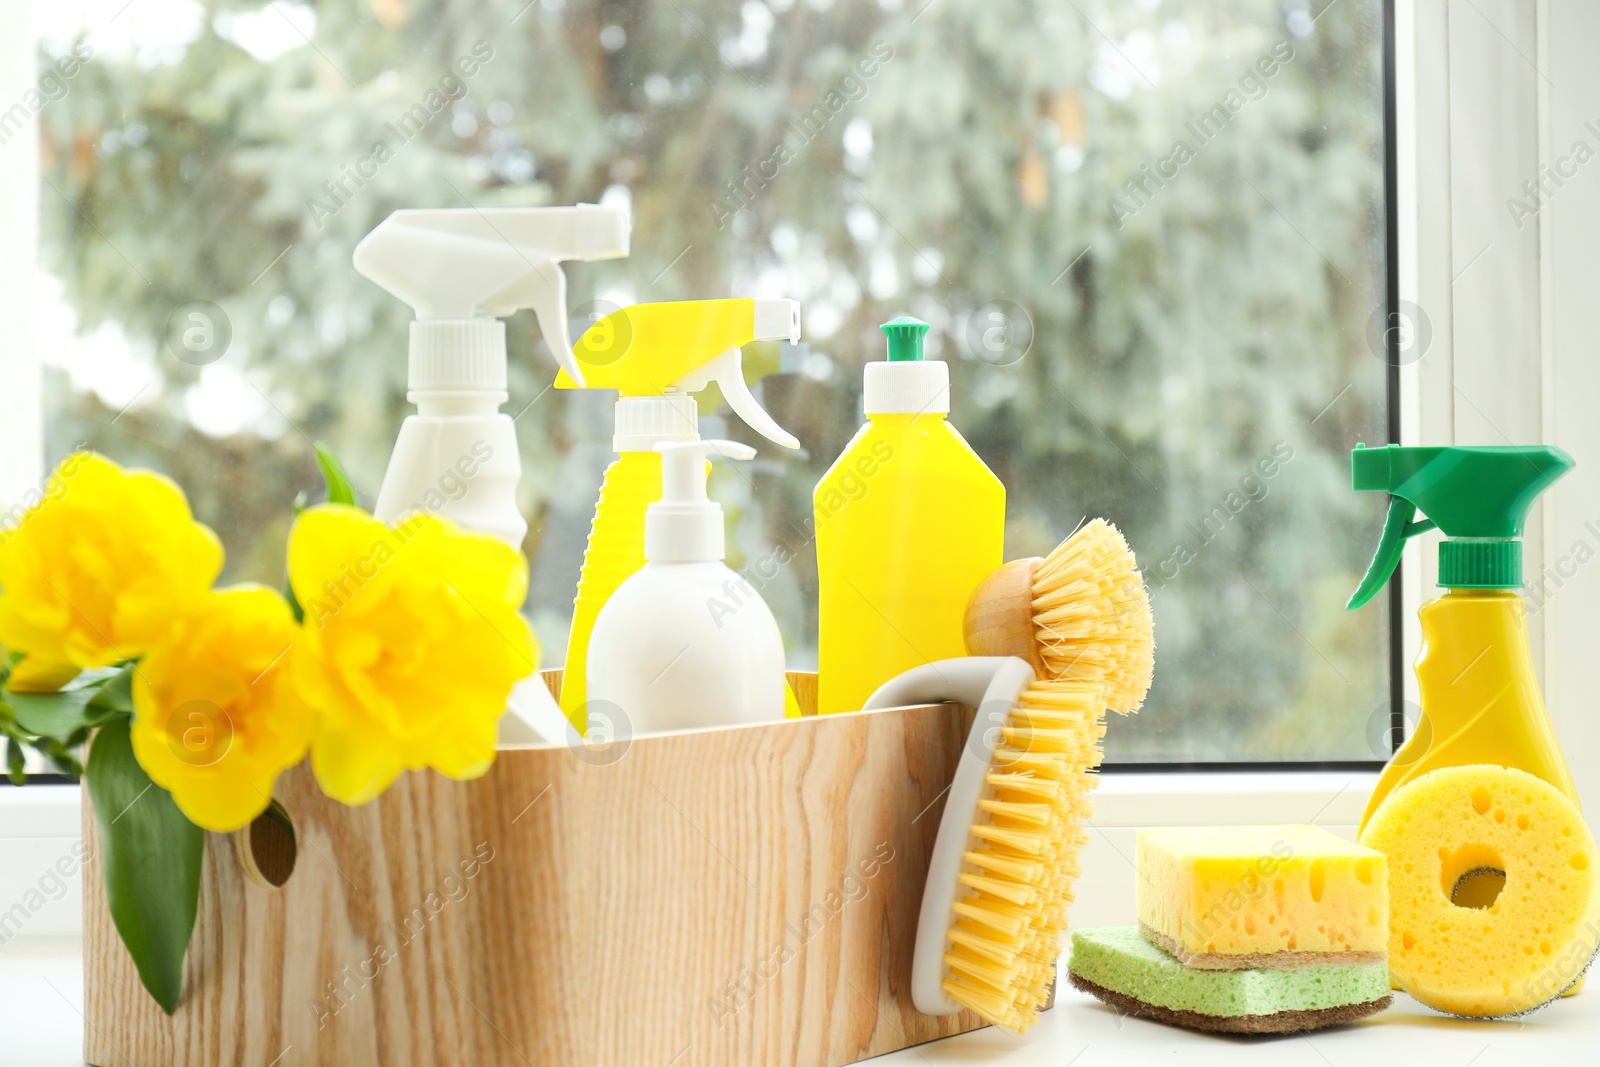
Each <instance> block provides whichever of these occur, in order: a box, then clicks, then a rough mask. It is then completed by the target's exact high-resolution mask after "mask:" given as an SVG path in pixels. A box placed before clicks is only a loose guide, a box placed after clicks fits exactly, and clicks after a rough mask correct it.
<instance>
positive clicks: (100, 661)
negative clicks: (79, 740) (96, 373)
mask: <svg viewBox="0 0 1600 1067" xmlns="http://www.w3.org/2000/svg"><path fill="white" fill-rule="evenodd" d="M221 569H222V544H221V542H219V541H218V540H217V537H216V535H215V534H213V533H212V532H211V531H210V530H209V529H207V528H206V527H204V526H202V525H200V524H199V523H197V522H195V521H194V517H193V516H192V515H191V514H190V512H189V505H188V503H187V502H186V501H185V500H184V497H183V492H182V490H180V489H179V488H178V487H177V486H176V485H174V484H173V483H172V482H171V481H169V480H168V479H167V478H164V477H162V476H161V475H159V474H154V473H152V472H150V471H140V470H133V471H124V470H123V469H122V468H121V467H118V466H117V465H116V464H115V463H112V462H111V461H110V460H108V459H106V458H105V457H104V456H100V455H96V454H95V453H93V452H76V453H74V454H72V455H70V456H68V457H67V458H66V459H64V460H63V461H62V462H61V465H60V466H59V467H57V468H56V470H55V472H54V473H53V474H51V476H50V480H49V482H48V483H47V485H46V488H45V492H44V494H43V496H42V497H41V499H40V500H39V501H38V502H37V503H35V504H34V505H33V506H32V507H30V508H29V509H28V510H27V511H25V512H23V513H22V515H21V516H20V518H13V517H12V516H10V515H7V516H6V522H5V524H4V525H0V642H4V643H5V644H6V645H7V646H8V647H11V648H16V649H21V650H22V651H24V652H26V653H27V654H28V662H29V668H28V670H27V671H26V672H25V675H27V676H29V677H33V678H48V677H59V676H60V675H61V673H62V672H64V671H66V670H68V669H69V668H71V667H80V668H81V667H106V666H110V665H111V664H114V663H118V662H121V661H122V660H127V659H135V658H137V657H139V656H141V655H143V654H144V653H145V652H146V651H147V650H149V649H150V648H151V647H152V646H153V645H155V644H156V643H158V642H159V641H161V639H162V638H163V637H165V636H166V634H167V632H168V631H169V630H170V629H171V628H172V626H173V624H174V623H175V621H176V620H177V618H178V617H179V616H180V615H181V614H182V613H183V611H184V610H185V609H186V608H187V606H188V605H189V604H190V603H191V602H193V601H195V600H197V599H198V598H200V597H202V596H204V595H205V594H206V592H207V591H208V590H209V589H210V588H211V583H212V582H213V581H214V580H215V579H216V577H217V572H218V571H220V570H221Z"/></svg>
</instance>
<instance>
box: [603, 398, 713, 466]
mask: <svg viewBox="0 0 1600 1067" xmlns="http://www.w3.org/2000/svg"><path fill="white" fill-rule="evenodd" d="M613 426H614V428H613V430H612V437H611V450H612V451H613V452H654V451H655V448H656V445H659V444H663V443H667V444H678V443H684V442H689V441H698V440H700V407H699V405H698V404H696V403H695V399H694V397H692V396H690V395H688V394H687V393H666V394H664V395H662V396H619V397H617V404H616V421H615V423H614V424H613Z"/></svg>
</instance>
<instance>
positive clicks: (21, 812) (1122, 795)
mask: <svg viewBox="0 0 1600 1067" xmlns="http://www.w3.org/2000/svg"><path fill="white" fill-rule="evenodd" d="M1376 780H1377V775H1376V774H1373V773H1365V772H1348V773H1346V772H1327V771H1307V772H1304V773H1300V772H1271V773H1234V772H1217V773H1214V774H1207V773H1174V774H1160V773H1150V774H1146V773H1139V774H1106V775H1103V776H1101V778H1100V783H1099V787H1098V788H1097V789H1096V791H1095V816H1094V819H1093V820H1091V822H1090V834H1089V844H1088V847H1087V848H1086V849H1085V851H1084V856H1083V875H1082V876H1081V877H1080V878H1079V880H1078V889H1077V903H1076V904H1075V905H1074V907H1073V924H1074V925H1079V926H1102V925H1112V924H1118V923H1131V922H1133V920H1134V913H1133V862H1132V857H1133V841H1134V835H1135V833H1136V831H1137V830H1138V828H1139V827H1141V826H1179V825H1182V826H1230V825H1241V824H1248V823H1263V822H1271V823H1316V824H1317V825H1319V826H1322V827H1325V828H1327V829H1328V830H1331V831H1333V832H1334V833H1338V834H1341V835H1342V836H1345V837H1353V836H1354V834H1355V824H1356V822H1357V821H1358V820H1359V819H1360V818H1361V810H1362V808H1363V807H1364V806H1365V804H1366V800H1367V794H1368V792H1369V791H1370V790H1371V789H1372V785H1373V783H1374V782H1375V781H1376ZM80 796H81V794H80V791H79V789H78V787H77V786H70V785H30V786H24V787H23V788H21V789H15V788H9V787H7V788H0V914H4V913H5V912H6V911H8V910H9V909H10V908H11V907H12V906H13V905H14V904H16V903H17V902H19V901H22V900H23V898H24V897H25V895H27V894H28V893H29V892H30V890H37V889H38V888H39V886H40V879H41V878H44V877H46V876H47V874H48V872H49V871H50V869H51V868H52V867H53V866H54V865H55V863H56V862H57V861H58V860H59V859H60V858H61V857H63V856H65V855H68V854H69V850H70V849H71V848H72V846H73V844H74V842H76V841H77V840H78V839H79V837H80V834H81V830H80V826H81V824H80V822H79V820H80V818H81V806H80V805H81V800H80ZM53 885H54V883H53V882H52V883H50V884H49V885H48V886H47V893H48V892H51V891H52V890H53ZM34 899H35V900H37V899H38V898H37V897H35V898H34ZM82 899H83V897H82V883H81V881H80V879H79V878H78V877H76V876H74V877H73V878H71V879H68V880H66V888H65V891H64V892H60V893H59V895H55V896H53V898H51V897H50V896H47V898H46V901H45V903H44V905H43V906H42V907H40V908H38V909H37V910H36V911H34V912H33V913H32V914H31V916H30V917H29V919H28V922H27V923H26V925H25V926H23V927H22V928H21V929H20V930H16V931H13V932H11V936H9V939H7V937H6V934H5V933H4V932H0V942H3V943H0V957H19V956H59V955H61V954H62V953H63V951H64V949H65V950H70V949H71V947H72V946H74V945H75V944H76V943H77V939H78V938H80V937H81V935H82Z"/></svg>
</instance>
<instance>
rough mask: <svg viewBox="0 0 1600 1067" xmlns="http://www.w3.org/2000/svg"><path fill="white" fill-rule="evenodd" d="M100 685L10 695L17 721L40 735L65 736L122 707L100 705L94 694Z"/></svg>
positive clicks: (104, 717) (24, 727) (116, 712)
mask: <svg viewBox="0 0 1600 1067" xmlns="http://www.w3.org/2000/svg"><path fill="white" fill-rule="evenodd" d="M99 693H100V687H99V686H85V687H83V688H81V689H63V690H62V691H61V692H59V693H11V694H9V695H8V696H7V698H6V699H7V700H8V701H10V703H11V707H12V708H13V709H14V710H15V711H16V715H17V725H18V726H21V727H22V728H23V729H24V730H26V731H27V732H28V733H30V734H33V735H35V736H40V737H65V736H67V735H68V734H70V733H72V731H74V730H77V729H79V728H81V727H84V726H97V725H99V724H100V723H103V722H105V721H106V720H107V719H109V718H111V717H112V716H113V715H116V714H118V713H119V711H120V709H118V708H108V707H98V706H95V704H94V698H95V697H96V696H97V695H99Z"/></svg>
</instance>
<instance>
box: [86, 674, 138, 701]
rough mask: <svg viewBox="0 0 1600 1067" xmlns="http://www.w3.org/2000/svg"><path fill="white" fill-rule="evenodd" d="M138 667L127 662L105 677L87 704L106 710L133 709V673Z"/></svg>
mask: <svg viewBox="0 0 1600 1067" xmlns="http://www.w3.org/2000/svg"><path fill="white" fill-rule="evenodd" d="M138 669H139V668H138V667H137V666H136V665H135V664H132V663H130V664H128V665H127V666H126V667H123V668H122V669H121V670H119V671H117V673H115V674H113V675H112V676H111V677H109V678H107V679H106V680H105V681H104V682H102V683H101V684H100V686H99V687H98V688H97V689H96V690H95V694H94V696H92V697H90V698H89V706H90V707H95V708H104V709H106V710H108V711H132V710H133V673H134V671H136V670H138Z"/></svg>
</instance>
